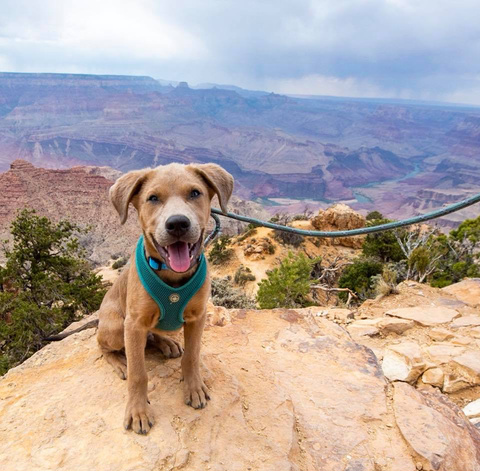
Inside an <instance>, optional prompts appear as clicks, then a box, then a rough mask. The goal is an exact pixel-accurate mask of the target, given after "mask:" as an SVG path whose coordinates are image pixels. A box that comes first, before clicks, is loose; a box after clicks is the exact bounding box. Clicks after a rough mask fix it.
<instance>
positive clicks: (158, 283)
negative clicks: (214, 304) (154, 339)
mask: <svg viewBox="0 0 480 471" xmlns="http://www.w3.org/2000/svg"><path fill="white" fill-rule="evenodd" d="M150 263H151V262H150V260H148V261H147V258H146V256H145V247H144V242H143V235H142V236H140V238H139V239H138V243H137V248H136V251H135V265H136V268H137V273H138V277H139V278H140V281H141V283H142V285H143V287H144V288H145V290H146V291H147V293H148V294H149V295H150V296H151V297H152V299H153V300H154V301H155V302H156V303H157V305H158V307H159V309H160V317H159V319H158V322H157V324H156V326H155V327H156V328H157V329H160V330H178V329H180V327H182V325H183V323H184V322H185V321H184V319H183V312H184V310H185V307H186V306H187V304H188V303H189V301H190V300H191V299H192V298H193V296H195V294H196V293H197V292H198V290H199V289H200V288H201V287H202V286H203V284H204V283H205V279H206V277H207V262H206V260H205V255H204V254H203V253H202V254H201V255H200V258H199V263H198V267H197V270H196V271H195V273H194V275H193V276H192V277H191V278H190V279H189V280H188V281H187V282H186V283H185V284H184V285H183V286H180V287H179V288H174V287H172V286H170V285H167V284H166V283H165V282H164V281H162V280H161V279H160V277H159V276H158V275H157V274H156V273H155V271H154V270H153V268H152V267H151V265H150Z"/></svg>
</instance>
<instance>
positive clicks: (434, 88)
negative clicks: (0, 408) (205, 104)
mask: <svg viewBox="0 0 480 471" xmlns="http://www.w3.org/2000/svg"><path fill="white" fill-rule="evenodd" d="M2 7H3V8H2V15H1V17H0V70H1V71H5V72H59V73H91V74H125V75H149V76H151V77H154V78H157V79H168V80H175V81H188V82H189V83H192V84H198V83H203V82H215V83H221V84H234V85H238V86H241V87H244V88H249V89H259V90H267V91H274V92H277V93H283V94H308V95H333V96H350V97H378V98H397V99H398V98H403V99H413V100H432V101H445V102H452V103H466V104H475V105H480V61H478V58H479V57H480V27H479V25H478V18H479V17H480V3H479V2H478V1H476V0H458V1H457V2H451V1H449V0H424V1H422V2H418V0H317V1H315V0H276V1H274V0H265V1H256V0H244V1H243V2H238V1H232V0H222V1H220V0H204V1H202V2H198V1H195V0H178V1H176V2H167V1H154V0H137V1H118V0H117V1H115V0H101V1H98V0H97V1H94V0H84V1H83V2H76V1H73V0H64V1H62V2H60V1H56V0H43V1H39V0H4V1H3V2H2Z"/></svg>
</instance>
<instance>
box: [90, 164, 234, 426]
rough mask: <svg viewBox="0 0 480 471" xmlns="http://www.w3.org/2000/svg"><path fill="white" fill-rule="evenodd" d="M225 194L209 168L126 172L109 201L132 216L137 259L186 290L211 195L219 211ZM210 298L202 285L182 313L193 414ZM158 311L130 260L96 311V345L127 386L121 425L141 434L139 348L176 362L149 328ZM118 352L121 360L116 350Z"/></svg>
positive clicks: (176, 351) (174, 352)
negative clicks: (151, 345)
mask: <svg viewBox="0 0 480 471" xmlns="http://www.w3.org/2000/svg"><path fill="white" fill-rule="evenodd" d="M232 190H233V178H232V176H231V175H230V174H229V173H228V172H226V171H225V170H223V169H222V168H221V167H219V166H218V165H215V164H204V165H196V164H190V165H187V166H185V165H180V164H175V163H173V164H170V165H167V166H162V167H157V168H155V169H144V170H136V171H133V172H129V173H127V174H126V175H124V176H122V177H121V178H119V179H118V180H117V182H116V183H115V184H114V185H113V186H112V188H111V189H110V198H111V201H112V203H113V205H114V206H115V209H116V210H117V211H118V213H119V215H120V220H121V222H122V224H123V223H124V222H125V221H126V220H127V215H128V206H129V204H130V203H132V204H133V206H134V207H135V208H136V209H137V212H138V218H139V221H140V224H141V227H142V231H143V236H144V241H145V252H146V255H147V256H151V257H154V258H157V259H160V260H162V261H164V262H165V263H166V264H167V266H168V267H169V268H170V269H169V270H160V271H157V274H158V275H159V276H160V278H161V279H162V280H163V281H164V282H165V283H167V284H169V285H170V286H173V287H179V286H181V285H183V284H184V283H186V282H187V281H188V280H189V279H190V277H191V276H192V275H193V274H194V273H195V270H196V268H197V259H198V255H199V254H200V253H201V251H202V249H203V240H204V236H205V229H206V226H207V222H208V219H209V216H210V203H211V200H212V198H213V196H214V195H215V194H216V195H217V196H218V198H219V201H220V206H221V208H222V210H223V211H226V205H227V202H228V200H229V199H230V196H231V194H232ZM209 294H210V278H209V276H208V273H207V277H206V279H205V283H204V284H203V286H202V287H201V288H200V290H199V291H198V292H197V293H196V294H195V296H194V297H193V298H192V299H191V300H190V302H189V303H188V304H187V306H186V308H185V311H184V320H185V324H184V338H185V352H184V353H183V358H182V373H183V377H184V399H185V403H186V404H188V405H191V406H192V407H194V408H196V409H199V408H203V407H205V406H206V404H207V400H208V399H210V397H209V392H208V389H207V387H206V386H205V384H204V382H203V380H202V377H201V374H200V341H201V337H202V332H203V327H204V324H205V317H206V303H207V300H208V297H209ZM159 315H160V310H159V308H158V306H157V304H156V303H155V301H154V300H153V299H152V298H151V297H150V295H149V294H148V293H147V292H146V291H145V289H144V287H143V285H142V283H141V281H140V279H139V277H138V274H137V270H136V266H135V254H133V255H132V257H131V262H130V266H129V268H128V269H127V270H125V271H124V272H123V273H122V274H121V275H120V277H119V278H118V280H117V281H116V282H115V284H114V285H113V286H112V288H111V289H110V290H109V291H108V293H107V294H106V296H105V298H104V300H103V302H102V305H101V307H100V310H99V325H98V336H97V339H98V343H99V345H100V348H101V350H102V352H103V355H104V357H105V359H106V360H107V361H108V362H109V363H110V364H111V365H112V366H113V368H114V370H115V372H116V373H117V374H118V375H119V376H120V377H121V378H122V379H127V382H128V402H127V407H126V411H125V419H124V426H125V428H126V429H128V428H130V427H131V428H132V429H133V430H134V431H135V432H136V433H143V434H146V433H147V432H148V431H149V430H150V428H151V427H152V425H153V423H154V416H153V413H152V410H151V407H150V405H149V402H148V398H147V372H146V369H145V346H146V343H147V337H149V338H150V339H151V340H153V341H154V342H155V343H156V345H157V346H158V347H159V348H160V350H161V351H162V352H163V354H164V355H165V356H167V357H179V356H180V355H182V348H181V346H180V345H179V344H178V343H177V342H174V341H173V340H171V339H168V338H167V337H164V336H163V335H162V334H163V333H164V332H162V331H159V330H157V329H156V328H155V325H156V323H157V320H158V318H159ZM123 348H125V353H126V360H127V361H126V365H125V358H124V357H123V355H122V354H121V353H120V351H121V350H122V349H123Z"/></svg>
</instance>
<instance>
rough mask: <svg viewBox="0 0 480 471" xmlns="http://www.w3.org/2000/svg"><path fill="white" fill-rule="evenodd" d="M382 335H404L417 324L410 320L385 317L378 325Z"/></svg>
mask: <svg viewBox="0 0 480 471" xmlns="http://www.w3.org/2000/svg"><path fill="white" fill-rule="evenodd" d="M377 326H378V328H379V329H380V331H381V332H382V333H385V334H386V333H390V332H394V333H396V334H399V335H400V334H403V333H404V332H405V331H407V330H409V329H412V328H413V327H414V326H415V322H413V321H410V320H408V319H397V318H395V317H384V318H382V319H380V322H379V323H378V324H377Z"/></svg>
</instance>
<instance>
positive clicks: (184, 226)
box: [165, 214, 190, 237]
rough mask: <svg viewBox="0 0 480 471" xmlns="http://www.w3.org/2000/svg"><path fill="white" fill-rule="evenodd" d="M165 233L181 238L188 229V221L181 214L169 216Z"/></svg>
mask: <svg viewBox="0 0 480 471" xmlns="http://www.w3.org/2000/svg"><path fill="white" fill-rule="evenodd" d="M165 228H166V229H167V232H168V233H169V234H171V235H173V236H177V237H181V236H182V235H185V234H186V233H187V231H188V230H189V229H190V219H188V218H187V217H186V216H182V215H181V214H175V215H174V216H170V217H169V218H168V219H167V222H166V223H165Z"/></svg>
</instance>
